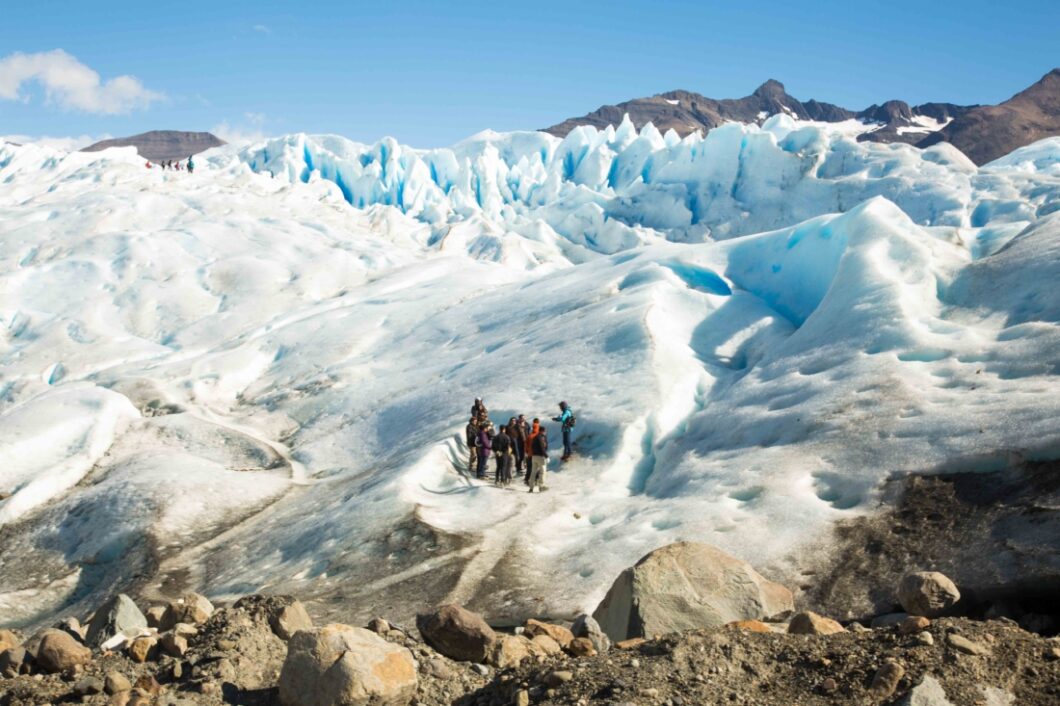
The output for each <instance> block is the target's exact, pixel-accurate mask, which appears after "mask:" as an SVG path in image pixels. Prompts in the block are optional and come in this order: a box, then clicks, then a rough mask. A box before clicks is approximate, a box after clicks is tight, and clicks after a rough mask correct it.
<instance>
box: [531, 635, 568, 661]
mask: <svg viewBox="0 0 1060 706" xmlns="http://www.w3.org/2000/svg"><path fill="white" fill-rule="evenodd" d="M530 646H531V649H532V650H534V652H535V653H536V654H540V655H546V656H552V655H558V654H562V652H563V648H562V647H560V646H559V643H558V642H556V641H555V640H553V639H552V638H551V637H550V636H548V635H545V634H541V635H534V636H533V637H532V638H530Z"/></svg>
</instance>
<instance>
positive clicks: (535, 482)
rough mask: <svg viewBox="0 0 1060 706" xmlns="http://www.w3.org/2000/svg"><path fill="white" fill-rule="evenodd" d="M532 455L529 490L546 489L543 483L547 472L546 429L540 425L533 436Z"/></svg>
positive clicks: (539, 490)
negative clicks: (532, 465) (532, 463)
mask: <svg viewBox="0 0 1060 706" xmlns="http://www.w3.org/2000/svg"><path fill="white" fill-rule="evenodd" d="M532 447H533V449H532V450H533V457H534V470H533V471H531V472H530V492H531V493H532V492H534V488H538V492H539V493H540V492H542V491H545V490H548V486H547V485H545V476H546V475H547V474H548V431H547V430H546V429H545V427H541V428H540V429H539V430H538V432H537V435H536V436H534V441H533V444H532Z"/></svg>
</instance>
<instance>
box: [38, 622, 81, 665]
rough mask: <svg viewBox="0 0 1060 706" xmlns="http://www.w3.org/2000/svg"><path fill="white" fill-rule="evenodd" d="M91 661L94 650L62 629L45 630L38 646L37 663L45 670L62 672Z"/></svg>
mask: <svg viewBox="0 0 1060 706" xmlns="http://www.w3.org/2000/svg"><path fill="white" fill-rule="evenodd" d="M91 661H92V650H90V649H88V648H87V647H85V646H84V645H82V644H81V643H80V642H78V641H77V640H75V639H74V638H73V637H71V636H70V635H69V634H67V633H65V632H63V631H62V630H45V631H44V633H43V635H42V637H41V641H40V645H39V646H38V647H37V664H38V665H39V666H40V668H41V669H42V670H44V671H45V672H49V673H56V672H62V671H65V670H67V669H72V668H74V667H79V666H81V665H84V664H88V663H89V662H91Z"/></svg>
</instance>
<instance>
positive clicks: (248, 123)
mask: <svg viewBox="0 0 1060 706" xmlns="http://www.w3.org/2000/svg"><path fill="white" fill-rule="evenodd" d="M243 118H244V122H242V123H240V124H239V125H232V124H231V123H229V122H228V121H227V120H224V121H222V122H221V123H219V124H217V125H214V126H213V127H212V128H210V132H212V133H213V134H215V135H217V136H218V137H220V138H221V139H222V140H224V141H225V142H228V143H231V144H236V145H239V144H246V143H248V142H260V141H262V140H264V139H265V138H266V137H268V135H266V134H265V132H264V131H262V129H261V128H262V125H263V124H264V123H265V116H264V115H263V114H261V113H244V114H243Z"/></svg>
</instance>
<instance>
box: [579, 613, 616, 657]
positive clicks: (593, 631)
mask: <svg viewBox="0 0 1060 706" xmlns="http://www.w3.org/2000/svg"><path fill="white" fill-rule="evenodd" d="M570 631H571V633H572V634H573V635H574V637H584V638H588V640H589V641H590V642H592V643H593V648H595V649H596V651H597V652H599V653H600V654H603V653H604V652H607V651H608V650H609V649H611V639H610V638H609V637H608V636H607V633H605V632H604V631H603V629H601V628H600V623H598V622H596V619H595V618H593V617H592V616H591V615H589V614H587V613H582V614H581V615H579V616H578V617H577V618H575V619H574V624H573V625H571V626H570Z"/></svg>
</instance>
